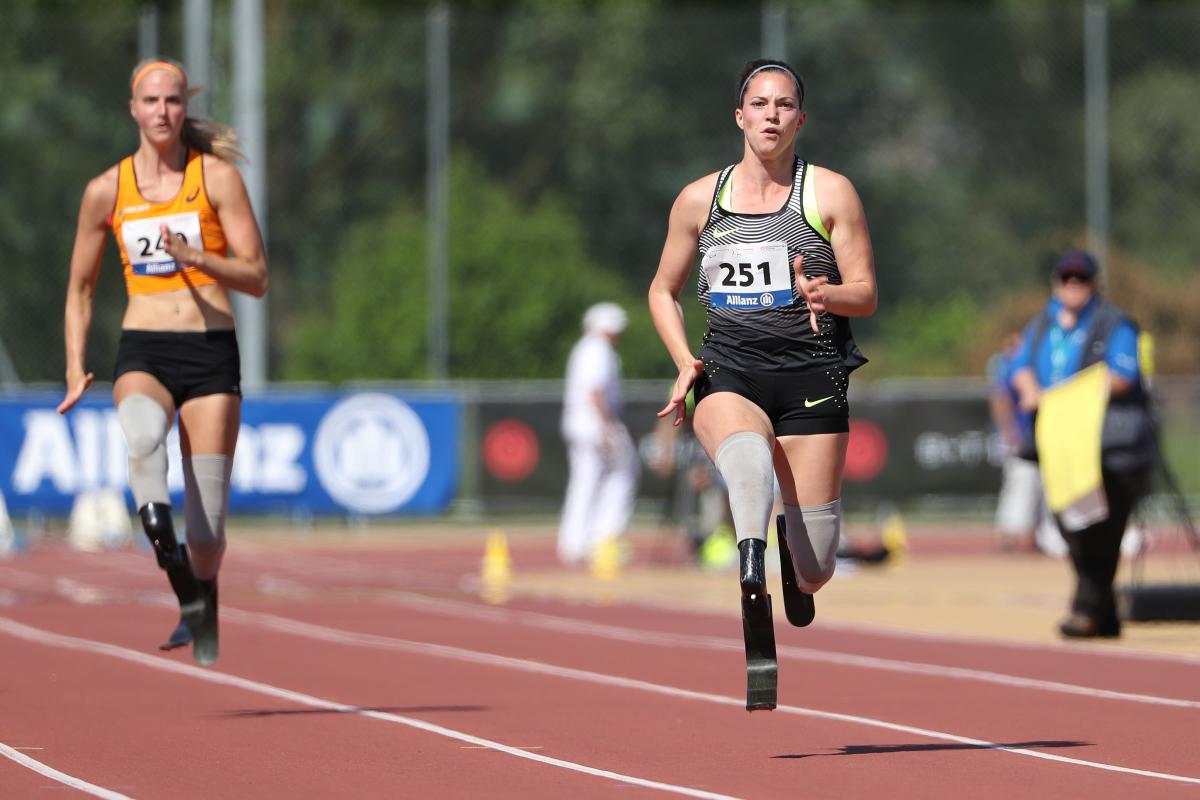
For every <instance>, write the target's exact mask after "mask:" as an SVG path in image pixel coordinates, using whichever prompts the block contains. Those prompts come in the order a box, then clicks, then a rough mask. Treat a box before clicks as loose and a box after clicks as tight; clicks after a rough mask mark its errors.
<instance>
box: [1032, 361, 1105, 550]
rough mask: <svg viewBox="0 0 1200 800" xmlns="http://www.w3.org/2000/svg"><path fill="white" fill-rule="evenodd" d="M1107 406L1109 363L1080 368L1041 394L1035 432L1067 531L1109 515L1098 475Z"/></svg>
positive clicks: (1045, 479) (1049, 497)
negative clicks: (1101, 437)
mask: <svg viewBox="0 0 1200 800" xmlns="http://www.w3.org/2000/svg"><path fill="white" fill-rule="evenodd" d="M1107 405H1108V368H1107V367H1106V366H1105V365H1104V363H1103V362H1101V363H1098V364H1093V365H1092V366H1090V367H1088V368H1087V369H1083V370H1080V371H1079V372H1078V373H1076V374H1075V375H1072V376H1071V377H1070V378H1068V379H1067V380H1065V381H1063V382H1061V383H1058V384H1055V385H1054V386H1052V387H1050V388H1049V389H1047V390H1046V391H1044V392H1043V393H1042V399H1041V403H1040V404H1039V406H1038V413H1037V422H1036V424H1035V428H1034V436H1035V437H1036V438H1037V449H1038V461H1039V462H1040V463H1041V468H1042V483H1043V484H1044V485H1045V488H1046V503H1047V505H1049V506H1050V510H1051V511H1053V512H1054V513H1055V514H1058V515H1059V518H1060V520H1061V521H1062V523H1063V525H1064V526H1065V527H1066V528H1067V529H1068V530H1079V529H1081V528H1085V527H1087V526H1088V525H1090V524H1092V523H1093V522H1098V521H1099V520H1102V519H1104V518H1106V517H1107V516H1108V503H1107V501H1106V499H1105V497H1104V481H1103V478H1102V477H1101V475H1100V433H1101V431H1102V430H1103V428H1104V409H1105V408H1106V407H1107Z"/></svg>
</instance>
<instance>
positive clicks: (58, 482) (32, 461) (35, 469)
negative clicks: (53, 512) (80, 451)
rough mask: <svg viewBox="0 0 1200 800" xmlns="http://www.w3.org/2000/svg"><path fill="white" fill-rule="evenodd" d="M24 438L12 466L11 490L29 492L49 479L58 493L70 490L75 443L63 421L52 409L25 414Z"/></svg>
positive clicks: (74, 485) (74, 481)
mask: <svg viewBox="0 0 1200 800" xmlns="http://www.w3.org/2000/svg"><path fill="white" fill-rule="evenodd" d="M24 422H25V438H24V440H23V441H22V442H21V452H20V453H19V454H18V455H17V463H16V466H15V467H14V468H13V478H12V484H13V490H14V491H16V492H17V493H18V494H32V493H33V492H35V491H37V488H38V487H39V486H41V485H42V482H43V481H45V480H47V479H49V480H50V482H51V483H53V484H54V488H55V489H56V490H57V491H59V492H60V493H63V494H67V493H69V492H74V491H75V489H76V488H77V485H78V481H77V478H76V461H75V445H74V443H73V442H72V441H71V432H70V430H69V429H68V428H67V420H66V418H65V417H63V416H62V415H61V414H59V413H58V412H57V411H55V410H53V409H47V410H37V411H29V412H27V413H26V414H25V418H24Z"/></svg>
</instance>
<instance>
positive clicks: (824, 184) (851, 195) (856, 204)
mask: <svg viewBox="0 0 1200 800" xmlns="http://www.w3.org/2000/svg"><path fill="white" fill-rule="evenodd" d="M813 189H814V191H815V192H816V195H817V205H818V206H819V207H820V209H821V211H822V213H828V214H830V215H832V216H835V217H837V216H841V215H843V214H846V213H861V209H862V201H861V200H860V199H859V197H858V191H857V190H856V189H855V188H854V184H853V183H851V182H850V179H849V178H847V177H846V176H845V175H843V174H841V173H840V172H834V171H833V170H831V169H827V168H826V167H818V166H816V165H815V164H814V165H813Z"/></svg>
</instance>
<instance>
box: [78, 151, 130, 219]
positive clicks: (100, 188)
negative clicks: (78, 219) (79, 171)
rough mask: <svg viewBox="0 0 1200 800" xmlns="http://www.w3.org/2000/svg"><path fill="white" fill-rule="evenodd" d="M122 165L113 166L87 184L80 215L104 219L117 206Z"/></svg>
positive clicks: (84, 189)
mask: <svg viewBox="0 0 1200 800" xmlns="http://www.w3.org/2000/svg"><path fill="white" fill-rule="evenodd" d="M119 174H120V165H119V164H113V165H112V166H111V167H109V168H108V169H106V170H104V172H101V173H100V174H99V175H97V176H96V177H94V178H92V179H91V180H90V181H88V182H87V186H85V187H84V188H83V202H82V204H81V205H80V215H81V216H82V215H85V214H86V215H87V216H88V217H93V218H97V219H103V218H104V217H106V216H107V215H108V214H109V212H111V211H112V210H113V206H115V205H116V204H117V176H118V175H119Z"/></svg>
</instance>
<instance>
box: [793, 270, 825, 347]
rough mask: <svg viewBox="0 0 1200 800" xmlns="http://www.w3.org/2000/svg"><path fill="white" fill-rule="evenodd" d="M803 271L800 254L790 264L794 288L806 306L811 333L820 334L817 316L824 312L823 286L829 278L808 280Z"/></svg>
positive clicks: (820, 277)
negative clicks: (793, 276)
mask: <svg viewBox="0 0 1200 800" xmlns="http://www.w3.org/2000/svg"><path fill="white" fill-rule="evenodd" d="M803 270H804V254H803V253H801V254H800V255H798V256H796V260H795V261H793V262H792V271H794V272H795V273H796V288H797V289H799V290H800V295H801V296H802V297H803V298H804V302H805V303H807V304H808V324H809V327H811V328H812V329H813V333H820V332H821V326H820V324H819V323H818V322H817V315H818V314H822V313H824V312H825V302H826V300H827V299H828V298H827V297H826V295H825V289H824V286H825V284H826V283H828V282H829V278H827V277H825V276H824V275H818V276H817V277H815V278H809V277H806V276H805V274H804V271H803Z"/></svg>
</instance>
